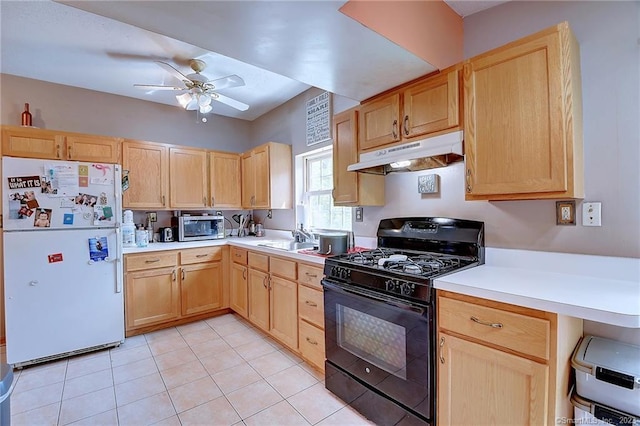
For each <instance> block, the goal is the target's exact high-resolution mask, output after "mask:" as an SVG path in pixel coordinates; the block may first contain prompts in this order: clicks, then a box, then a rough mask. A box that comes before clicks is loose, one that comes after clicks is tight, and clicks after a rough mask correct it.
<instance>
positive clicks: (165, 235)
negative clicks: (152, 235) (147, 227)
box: [159, 227, 173, 243]
mask: <svg viewBox="0 0 640 426" xmlns="http://www.w3.org/2000/svg"><path fill="white" fill-rule="evenodd" d="M159 234H160V236H159V238H160V239H159V241H160V242H161V243H171V242H173V228H170V227H164V228H160V230H159Z"/></svg>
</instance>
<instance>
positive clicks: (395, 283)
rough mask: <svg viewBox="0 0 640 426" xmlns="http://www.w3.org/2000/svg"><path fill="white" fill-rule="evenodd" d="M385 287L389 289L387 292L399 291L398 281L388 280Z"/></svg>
mask: <svg viewBox="0 0 640 426" xmlns="http://www.w3.org/2000/svg"><path fill="white" fill-rule="evenodd" d="M384 287H385V288H386V289H387V291H392V292H394V293H395V292H396V291H397V289H398V281H396V280H386V281H385V282H384Z"/></svg>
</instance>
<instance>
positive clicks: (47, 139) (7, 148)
mask: <svg viewBox="0 0 640 426" xmlns="http://www.w3.org/2000/svg"><path fill="white" fill-rule="evenodd" d="M63 150H64V136H62V135H59V134H55V133H54V132H52V131H49V130H41V129H29V128H20V127H3V128H2V155H7V156H11V157H25V158H50V159H62V158H63V157H62V154H63V152H62V151H63Z"/></svg>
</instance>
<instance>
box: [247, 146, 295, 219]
mask: <svg viewBox="0 0 640 426" xmlns="http://www.w3.org/2000/svg"><path fill="white" fill-rule="evenodd" d="M252 156H253V158H254V159H253V170H254V185H255V199H254V203H253V208H256V209H259V208H264V209H268V208H270V207H271V192H270V191H271V168H270V167H269V146H268V145H264V146H261V147H259V148H256V149H254V150H253V155H252ZM283 190H284V189H283ZM287 190H288V189H287Z"/></svg>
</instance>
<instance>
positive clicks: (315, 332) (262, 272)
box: [230, 247, 325, 371]
mask: <svg viewBox="0 0 640 426" xmlns="http://www.w3.org/2000/svg"><path fill="white" fill-rule="evenodd" d="M231 259H232V264H231V291H230V292H231V309H232V310H233V311H235V312H237V313H238V314H240V315H242V316H244V317H245V318H247V319H248V320H249V322H251V323H252V324H253V325H255V326H256V327H258V328H260V329H261V330H263V331H264V332H265V333H267V334H269V335H270V336H271V337H273V338H274V339H276V340H278V341H279V342H280V343H282V344H284V345H285V346H286V347H287V348H288V349H290V350H292V351H294V352H295V353H297V354H298V355H300V356H301V357H302V358H303V359H304V360H305V361H307V362H308V363H309V364H310V365H312V366H313V367H315V368H316V369H318V370H320V371H324V356H325V355H324V308H323V306H324V302H323V293H322V285H321V284H320V281H321V280H322V266H318V265H310V264H306V263H302V262H300V263H298V262H296V261H295V260H292V259H288V258H285V257H281V256H269V255H268V254H264V253H261V252H257V251H251V250H245V249H240V248H236V247H232V248H231ZM245 265H246V266H245ZM245 289H246V290H245ZM245 310H246V314H245V313H244V312H245Z"/></svg>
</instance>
